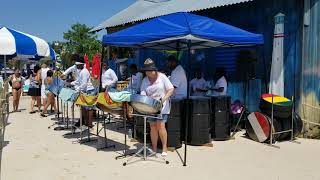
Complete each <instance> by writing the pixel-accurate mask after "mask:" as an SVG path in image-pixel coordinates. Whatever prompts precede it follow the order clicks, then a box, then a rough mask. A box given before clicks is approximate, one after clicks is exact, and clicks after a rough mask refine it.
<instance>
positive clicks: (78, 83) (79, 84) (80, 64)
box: [71, 57, 96, 128]
mask: <svg viewBox="0 0 320 180" xmlns="http://www.w3.org/2000/svg"><path fill="white" fill-rule="evenodd" d="M77 59H78V60H77V61H76V62H75V65H76V67H77V69H78V70H79V76H78V77H77V79H76V80H75V81H73V82H71V85H73V86H74V88H75V90H76V91H78V92H81V93H85V94H87V95H90V96H94V95H96V89H95V88H94V87H93V85H92V83H91V78H90V72H89V71H88V69H86V68H85V66H84V65H85V62H84V60H83V58H80V57H78V58H77ZM81 108H82V116H84V117H87V118H84V120H85V121H84V122H83V123H84V124H85V125H87V126H88V127H90V128H91V127H92V126H93V125H92V120H93V110H94V107H81ZM75 126H80V121H79V122H77V123H76V125H75Z"/></svg>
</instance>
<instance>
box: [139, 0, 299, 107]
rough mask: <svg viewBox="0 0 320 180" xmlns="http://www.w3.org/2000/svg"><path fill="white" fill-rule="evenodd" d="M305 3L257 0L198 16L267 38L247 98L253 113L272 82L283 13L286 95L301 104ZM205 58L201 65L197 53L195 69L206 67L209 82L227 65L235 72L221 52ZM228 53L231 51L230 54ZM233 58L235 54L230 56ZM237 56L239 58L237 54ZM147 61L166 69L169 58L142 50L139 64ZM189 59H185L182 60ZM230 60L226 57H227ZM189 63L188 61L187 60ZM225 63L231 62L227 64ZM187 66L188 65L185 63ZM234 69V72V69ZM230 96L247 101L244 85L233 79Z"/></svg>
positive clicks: (211, 51)
mask: <svg viewBox="0 0 320 180" xmlns="http://www.w3.org/2000/svg"><path fill="white" fill-rule="evenodd" d="M302 7H303V1H301V0H268V1H266V0H256V1H253V2H248V3H241V4H237V5H232V6H226V7H220V8H216V9H209V10H205V11H200V12H197V13H198V14H200V15H204V16H208V17H211V18H214V19H217V20H219V21H222V22H225V23H228V24H231V25H234V26H236V27H239V28H242V29H245V30H248V31H251V32H256V33H261V34H263V35H264V37H265V44H264V45H263V46H261V47H258V48H257V52H258V62H257V70H256V72H257V78H258V79H257V80H255V81H250V82H249V87H250V88H249V90H248V92H247V93H246V94H247V105H248V106H249V107H250V110H252V111H254V110H257V109H258V108H257V107H258V102H259V97H257V96H259V95H260V94H262V93H265V91H266V86H265V85H266V83H265V82H268V81H269V76H270V75H269V72H270V65H271V60H272V48H273V31H274V16H275V15H276V14H277V13H279V12H281V13H284V14H285V15H286V21H285V36H286V38H285V47H284V50H285V52H284V56H285V59H284V63H285V87H286V89H285V95H286V96H287V97H291V96H292V95H294V94H295V96H296V98H297V99H298V100H299V87H300V73H301V40H302V27H303V26H302V15H303V10H302ZM200 51H201V52H202V53H204V54H205V58H204V59H203V60H202V61H201V62H197V61H196V59H197V58H196V55H197V54H199V53H200V52H199V51H197V52H196V53H195V55H194V56H193V64H192V67H197V68H199V67H202V68H204V69H203V72H204V74H205V76H206V79H211V77H212V74H213V73H214V69H215V68H216V66H219V65H221V64H224V65H227V66H228V67H229V71H230V72H232V71H234V69H233V68H234V64H233V63H234V61H232V59H234V58H233V57H230V58H227V59H225V58H223V57H221V56H220V55H221V50H220V52H219V50H217V49H205V50H200ZM226 51H228V50H226ZM230 53H231V54H232V53H234V52H230ZM234 55H236V54H234ZM147 57H151V58H154V59H155V60H156V61H157V63H158V65H159V66H160V67H164V66H165V54H164V53H162V52H159V51H154V50H140V51H139V53H138V55H137V59H136V61H137V63H138V64H140V65H142V62H143V60H144V59H146V58H147ZM182 57H185V56H182ZM225 57H226V56H225ZM183 59H185V58H183ZM222 60H228V62H223V61H222ZM182 64H183V65H184V64H185V62H184V61H182ZM231 67H232V68H231ZM229 81H230V82H229V90H228V91H229V94H230V95H231V96H232V99H233V100H235V99H240V100H242V101H243V99H244V96H243V94H244V88H243V87H244V82H238V81H236V80H234V79H232V78H231V79H229Z"/></svg>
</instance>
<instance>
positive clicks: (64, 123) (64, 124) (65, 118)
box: [54, 101, 71, 131]
mask: <svg viewBox="0 0 320 180" xmlns="http://www.w3.org/2000/svg"><path fill="white" fill-rule="evenodd" d="M61 110H62V117H61V121H60V119H59V118H58V121H59V122H58V124H60V125H59V126H58V127H55V128H54V130H55V131H63V130H67V129H70V128H71V126H69V121H70V118H69V104H68V102H65V103H63V102H62V101H61ZM58 116H59V113H58Z"/></svg>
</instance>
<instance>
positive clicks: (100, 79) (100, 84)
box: [99, 45, 109, 92]
mask: <svg viewBox="0 0 320 180" xmlns="http://www.w3.org/2000/svg"><path fill="white" fill-rule="evenodd" d="M107 48H108V47H107ZM107 50H109V48H108V49H107ZM104 53H105V49H104V45H102V52H101V61H100V77H99V92H101V90H102V78H101V76H102V66H103V65H102V64H103V59H104ZM107 53H108V54H109V52H107Z"/></svg>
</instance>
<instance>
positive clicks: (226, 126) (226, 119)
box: [211, 111, 231, 141]
mask: <svg viewBox="0 0 320 180" xmlns="http://www.w3.org/2000/svg"><path fill="white" fill-rule="evenodd" d="M213 122H214V123H213V125H212V130H211V131H212V134H211V136H212V138H213V139H214V140H219V141H221V140H228V139H230V128H231V122H230V113H229V112H228V111H216V112H215V115H214V120H213Z"/></svg>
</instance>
